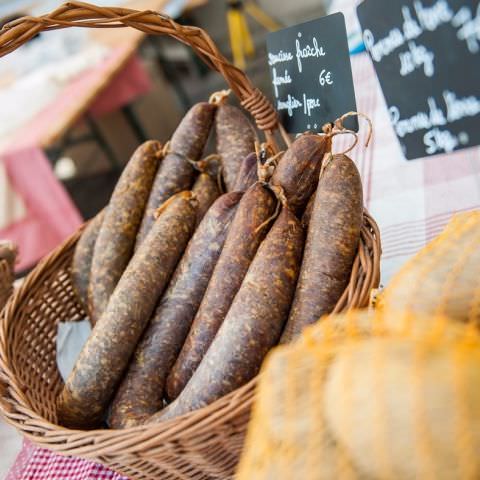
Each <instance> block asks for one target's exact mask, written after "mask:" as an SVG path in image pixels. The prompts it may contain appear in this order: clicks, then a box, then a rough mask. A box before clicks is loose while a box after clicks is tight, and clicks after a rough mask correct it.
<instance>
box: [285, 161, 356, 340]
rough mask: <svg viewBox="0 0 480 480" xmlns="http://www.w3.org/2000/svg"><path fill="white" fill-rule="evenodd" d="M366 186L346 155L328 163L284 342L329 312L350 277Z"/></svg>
mask: <svg viewBox="0 0 480 480" xmlns="http://www.w3.org/2000/svg"><path fill="white" fill-rule="evenodd" d="M362 202H363V194H362V183H361V180H360V175H359V173H358V170H357V167H356V166H355V164H354V163H353V161H352V160H351V159H350V158H348V157H347V156H346V155H342V154H340V155H333V156H331V157H329V160H327V162H326V163H325V165H324V167H323V170H322V174H321V176H320V180H319V182H318V189H317V193H316V195H315V203H314V207H313V211H312V217H311V219H310V225H309V229H308V235H307V240H306V245H305V253H304V257H303V261H302V269H301V271H300V277H299V279H298V285H297V289H296V292H295V298H294V300H293V304H292V309H291V311H290V316H289V318H288V322H287V325H286V327H285V331H284V333H283V335H282V340H281V341H282V343H285V342H289V341H290V340H292V339H293V338H295V337H296V336H297V335H298V334H299V333H300V332H301V330H302V329H303V328H304V327H305V326H306V325H309V324H311V323H314V322H316V321H317V320H318V319H319V318H320V317H321V316H322V315H324V314H326V313H330V312H331V311H332V310H333V308H334V307H335V304H336V303H337V301H338V299H339V298H340V296H341V294H342V293H343V291H344V290H345V287H346V286H347V284H348V280H349V278H350V273H351V269H352V264H353V260H354V258H355V254H356V252H357V248H358V242H359V240H360V229H361V226H362V219H363V213H362V212H363V206H362Z"/></svg>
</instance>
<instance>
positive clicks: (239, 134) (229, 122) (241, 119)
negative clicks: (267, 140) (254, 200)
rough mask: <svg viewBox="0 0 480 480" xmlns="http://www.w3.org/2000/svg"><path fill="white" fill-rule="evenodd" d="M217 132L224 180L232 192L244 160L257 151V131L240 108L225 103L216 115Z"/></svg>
mask: <svg viewBox="0 0 480 480" xmlns="http://www.w3.org/2000/svg"><path fill="white" fill-rule="evenodd" d="M215 131H216V134H217V153H218V154H219V155H220V156H221V157H222V166H223V178H224V180H225V185H226V187H227V191H228V192H230V191H232V190H233V189H234V184H235V179H236V178H237V174H238V171H239V169H240V164H241V163H242V160H243V159H244V158H245V157H246V156H247V155H248V154H249V153H251V152H253V151H255V140H256V135H255V129H254V127H253V125H252V124H251V123H250V121H249V120H248V118H247V117H246V116H245V115H244V114H243V112H242V111H241V110H240V109H239V108H237V107H235V106H233V105H229V104H227V103H224V104H221V105H219V107H218V109H217V113H216V115H215Z"/></svg>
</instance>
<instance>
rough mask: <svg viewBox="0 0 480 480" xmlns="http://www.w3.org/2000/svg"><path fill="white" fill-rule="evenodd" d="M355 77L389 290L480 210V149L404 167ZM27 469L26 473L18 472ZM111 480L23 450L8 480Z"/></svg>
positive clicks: (368, 78) (381, 106)
mask: <svg viewBox="0 0 480 480" xmlns="http://www.w3.org/2000/svg"><path fill="white" fill-rule="evenodd" d="M352 69H353V76H354V82H355V89H356V96H357V108H358V110H359V111H360V112H363V113H365V114H366V115H368V116H369V117H370V118H371V120H372V121H373V124H374V128H375V130H374V136H373V139H372V142H371V144H370V146H369V147H368V148H364V147H363V146H362V142H363V143H364V142H365V139H366V135H367V129H366V128H364V127H365V126H364V124H363V122H362V120H360V122H361V128H360V142H359V145H358V146H357V147H356V148H355V149H354V150H353V152H352V153H351V156H352V158H353V159H354V160H355V162H356V164H357V166H358V168H359V170H360V173H361V176H362V180H363V185H364V203H365V205H366V207H367V208H368V209H369V210H370V212H371V213H372V215H373V216H374V217H375V219H376V220H377V222H378V224H379V226H380V230H381V233H382V245H383V259H382V283H383V284H386V283H387V282H388V280H389V279H390V278H391V276H392V275H393V274H394V273H395V272H396V271H397V270H398V269H399V267H400V266H401V265H402V264H403V263H404V262H405V261H406V260H407V259H409V258H410V257H411V256H413V255H414V254H415V253H416V252H417V251H418V250H420V249H421V248H422V247H423V246H424V245H425V244H426V243H427V242H429V241H430V240H432V238H433V237H435V236H436V235H438V234H439V233H440V231H441V230H442V229H443V227H444V226H445V225H446V224H447V222H448V221H449V219H450V217H451V216H452V215H453V214H454V213H456V212H461V211H466V210H471V209H475V208H480V148H471V149H468V150H461V151H458V152H455V153H453V154H449V155H438V156H435V157H429V158H425V159H418V160H413V161H406V160H405V159H404V158H403V156H402V152H401V150H400V146H399V143H398V141H397V139H396V137H395V134H394V132H393V128H392V126H391V124H390V122H389V119H388V115H387V110H386V106H385V103H384V99H383V95H382V93H381V90H380V87H379V84H378V81H377V78H376V76H375V73H374V70H373V66H372V64H371V61H370V59H369V57H368V56H367V55H366V54H361V55H357V56H355V57H353V58H352ZM348 141H350V139H348V138H346V136H340V137H339V138H338V139H337V140H335V144H334V150H335V151H341V150H342V148H343V146H344V145H345V142H348ZM342 144H343V145H342ZM23 464H25V465H26V466H25V468H23V467H22V468H20V466H22V465H23ZM19 465H20V466H19ZM106 478H108V479H114V480H120V479H122V478H124V477H121V476H119V475H118V474H115V473H113V472H111V471H109V470H107V469H105V468H104V467H102V466H100V465H97V464H94V463H91V462H87V461H85V460H79V459H73V458H66V457H61V456H58V455H55V454H53V453H49V452H47V451H45V450H40V449H35V448H34V447H32V446H31V444H29V443H26V445H25V447H24V449H23V451H22V453H21V455H20V457H19V458H18V459H17V463H16V464H15V466H14V467H13V469H12V471H11V472H10V475H9V476H8V477H7V480H42V479H45V480H47V479H48V480H60V479H61V480H66V479H69V480H91V479H92V480H93V479H106Z"/></svg>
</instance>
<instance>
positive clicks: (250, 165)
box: [233, 152, 258, 192]
mask: <svg viewBox="0 0 480 480" xmlns="http://www.w3.org/2000/svg"><path fill="white" fill-rule="evenodd" d="M257 180H258V175H257V154H256V153H255V152H253V153H250V154H249V155H247V156H246V157H245V158H244V159H243V161H242V164H241V165H240V170H239V171H238V174H237V178H236V179H235V184H234V185H233V191H234V192H246V191H247V190H248V189H249V188H250V187H251V186H252V185H253V184H254V183H255V182H256V181H257Z"/></svg>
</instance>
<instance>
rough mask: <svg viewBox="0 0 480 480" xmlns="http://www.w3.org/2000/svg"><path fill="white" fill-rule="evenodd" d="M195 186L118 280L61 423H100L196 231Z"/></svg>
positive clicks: (61, 405)
mask: <svg viewBox="0 0 480 480" xmlns="http://www.w3.org/2000/svg"><path fill="white" fill-rule="evenodd" d="M195 207H196V205H195V200H194V197H193V195H192V193H191V192H181V193H179V194H178V195H176V196H174V197H173V198H172V199H171V200H170V201H169V202H168V204H166V205H165V206H164V207H162V211H161V213H160V215H159V217H158V219H157V220H156V221H155V224H154V226H153V227H152V230H151V231H150V233H149V235H148V236H147V238H146V239H145V242H144V243H143V244H142V246H141V247H140V248H139V249H138V250H137V252H136V253H135V255H134V256H133V258H132V260H131V261H130V262H129V264H128V267H127V268H126V270H125V272H124V273H123V275H122V277H121V279H120V281H119V282H118V285H117V287H116V288H115V291H114V292H113V294H112V296H111V299H110V301H109V302H108V306H107V308H106V310H105V312H104V313H103V315H102V316H101V317H100V319H99V320H98V322H97V323H96V325H95V327H94V329H93V331H92V334H91V335H90V337H89V338H88V340H87V343H86V344H85V346H84V348H83V350H82V351H81V353H80V355H79V358H78V360H77V362H76V364H75V367H74V369H73V371H72V372H71V374H70V376H69V377H68V379H67V381H66V383H65V386H64V388H63V390H62V392H61V395H60V398H59V401H58V415H59V419H60V421H61V423H62V424H63V425H65V426H67V427H70V428H85V427H91V426H95V425H98V424H99V422H100V421H101V420H102V417H103V414H104V411H105V409H106V408H107V406H108V403H109V400H110V398H111V396H112V394H113V393H114V390H115V387H116V386H117V385H118V383H119V381H120V379H121V377H122V375H123V373H124V371H125V369H126V367H127V365H128V362H129V359H130V357H131V355H132V353H133V352H134V350H135V346H136V345H137V342H138V340H139V338H140V336H141V334H142V332H143V330H144V328H145V326H146V324H147V322H148V320H149V319H150V318H151V315H152V313H153V310H154V308H155V304H156V303H157V300H158V298H159V297H160V295H161V293H162V291H163V290H164V288H165V286H166V285H167V282H168V280H169V278H170V275H171V274H172V272H173V270H174V268H175V266H176V264H177V261H178V259H179V258H180V257H181V255H182V253H183V251H184V249H185V247H186V245H187V242H188V240H189V238H190V236H191V234H192V232H193V229H194V225H195V220H196V209H195Z"/></svg>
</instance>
